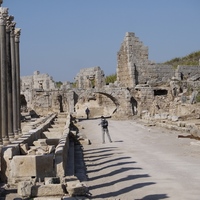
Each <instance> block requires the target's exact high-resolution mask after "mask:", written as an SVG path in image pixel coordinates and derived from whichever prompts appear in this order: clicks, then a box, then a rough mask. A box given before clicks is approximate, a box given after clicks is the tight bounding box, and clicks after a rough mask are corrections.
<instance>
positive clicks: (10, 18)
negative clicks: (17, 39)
mask: <svg viewBox="0 0 200 200" xmlns="http://www.w3.org/2000/svg"><path fill="white" fill-rule="evenodd" d="M13 20H14V16H12V15H9V16H8V17H7V19H6V32H11V30H12V23H13Z"/></svg>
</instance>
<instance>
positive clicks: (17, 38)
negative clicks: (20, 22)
mask: <svg viewBox="0 0 200 200" xmlns="http://www.w3.org/2000/svg"><path fill="white" fill-rule="evenodd" d="M20 35H21V28H16V29H15V42H19V41H20Z"/></svg>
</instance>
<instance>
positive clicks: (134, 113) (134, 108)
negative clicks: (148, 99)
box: [130, 97, 138, 115]
mask: <svg viewBox="0 0 200 200" xmlns="http://www.w3.org/2000/svg"><path fill="white" fill-rule="evenodd" d="M130 103H131V107H132V112H133V115H137V107H138V103H137V101H136V100H135V99H134V98H133V97H131V99H130Z"/></svg>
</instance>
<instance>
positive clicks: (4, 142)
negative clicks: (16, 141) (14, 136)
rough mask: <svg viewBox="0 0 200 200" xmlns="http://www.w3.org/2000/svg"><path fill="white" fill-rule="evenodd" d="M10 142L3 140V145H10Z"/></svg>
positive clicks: (6, 139)
mask: <svg viewBox="0 0 200 200" xmlns="http://www.w3.org/2000/svg"><path fill="white" fill-rule="evenodd" d="M10 143H11V142H10V141H9V139H8V138H3V145H7V144H10Z"/></svg>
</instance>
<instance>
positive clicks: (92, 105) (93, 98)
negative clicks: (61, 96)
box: [75, 91, 119, 118]
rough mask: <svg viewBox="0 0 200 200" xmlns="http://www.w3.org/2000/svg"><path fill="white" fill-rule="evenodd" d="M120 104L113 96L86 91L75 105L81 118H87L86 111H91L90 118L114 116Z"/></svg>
mask: <svg viewBox="0 0 200 200" xmlns="http://www.w3.org/2000/svg"><path fill="white" fill-rule="evenodd" d="M118 105H119V103H118V101H117V99H115V98H114V97H113V96H111V95H109V94H107V93H102V92H91V91H90V92H88V91H85V92H84V93H82V94H81V95H79V97H78V101H77V102H76V105H75V110H76V115H77V117H79V118H85V117H86V114H85V109H86V108H87V107H88V108H89V109H90V118H98V117H100V116H102V115H103V116H112V114H113V113H114V112H115V111H116V110H117V107H118Z"/></svg>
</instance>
